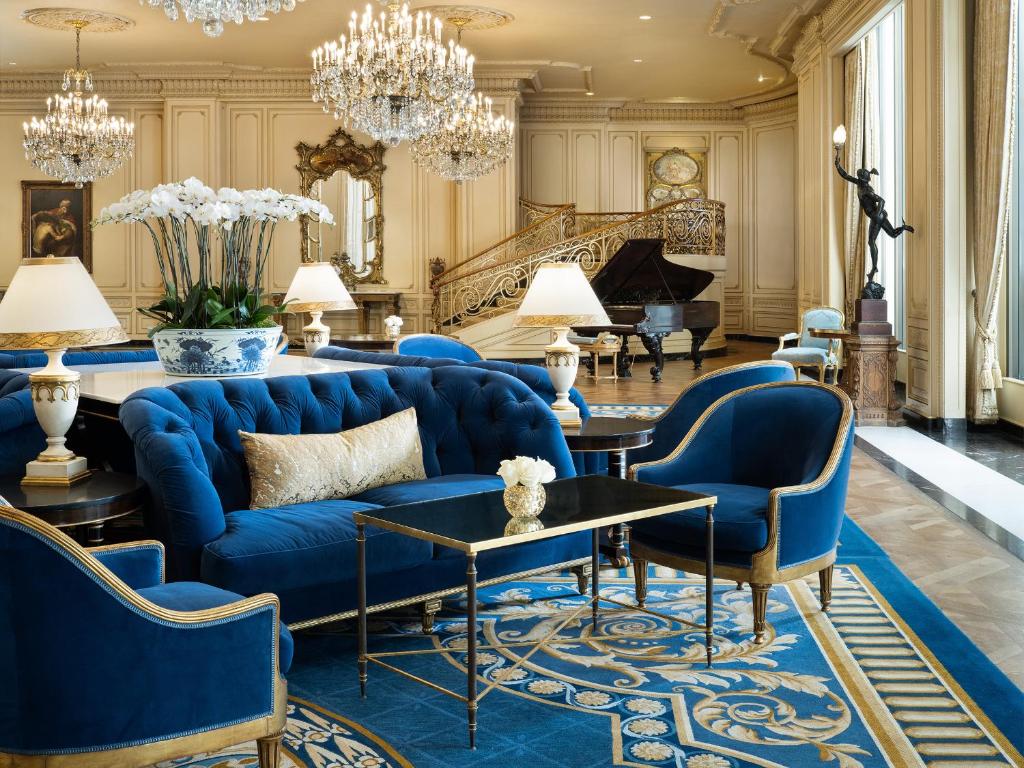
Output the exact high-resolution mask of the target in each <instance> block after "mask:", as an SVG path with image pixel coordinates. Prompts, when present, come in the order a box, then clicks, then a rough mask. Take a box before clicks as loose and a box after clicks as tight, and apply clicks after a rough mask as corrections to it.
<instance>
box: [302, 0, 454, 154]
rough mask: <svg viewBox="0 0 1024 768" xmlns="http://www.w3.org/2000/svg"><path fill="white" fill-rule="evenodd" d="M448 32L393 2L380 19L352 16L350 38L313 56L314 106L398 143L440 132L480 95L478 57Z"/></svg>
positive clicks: (368, 11)
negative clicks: (448, 119) (475, 84)
mask: <svg viewBox="0 0 1024 768" xmlns="http://www.w3.org/2000/svg"><path fill="white" fill-rule="evenodd" d="M441 28H442V24H441V20H440V19H436V18H433V17H432V16H431V15H430V14H429V13H417V14H416V15H415V17H414V16H412V15H411V14H410V13H409V7H408V6H407V5H402V6H399V4H398V3H397V2H394V1H393V0H389V1H388V4H387V10H386V11H383V12H381V14H380V15H379V16H377V17H375V16H374V15H373V14H372V13H371V7H370V6H367V7H366V11H365V13H363V16H362V18H360V17H358V16H357V15H356V13H355V11H353V12H352V18H351V20H350V21H349V23H348V35H347V36H346V35H344V34H343V35H342V36H341V37H340V38H339V39H338V40H337V41H331V42H329V43H325V44H324V45H322V46H320V47H319V48H317V49H316V50H315V51H313V75H312V77H311V78H310V82H311V84H312V86H313V101H315V102H317V103H320V104H322V105H323V109H324V112H328V113H332V114H333V115H334V118H335V119H336V120H344V121H345V122H346V123H347V124H348V125H349V126H350V127H352V128H357V129H359V130H360V131H363V132H364V133H368V134H369V135H370V136H372V137H373V138H374V139H377V140H378V141H383V142H385V143H386V144H389V145H391V146H396V145H397V144H399V143H400V142H402V141H406V140H409V141H411V140H413V139H418V138H419V137H420V136H422V135H424V134H426V133H430V132H432V131H436V130H437V129H439V128H440V127H441V125H442V124H443V122H444V120H445V119H446V117H447V115H449V114H450V113H451V111H452V110H453V109H455V107H456V106H458V105H459V104H460V103H461V102H463V101H464V100H466V99H469V98H471V97H472V92H473V57H472V56H470V55H469V54H468V53H467V52H466V49H465V48H463V47H462V46H459V45H456V44H455V42H454V41H453V40H449V41H448V45H447V46H446V45H445V44H444V43H443V42H442V41H441Z"/></svg>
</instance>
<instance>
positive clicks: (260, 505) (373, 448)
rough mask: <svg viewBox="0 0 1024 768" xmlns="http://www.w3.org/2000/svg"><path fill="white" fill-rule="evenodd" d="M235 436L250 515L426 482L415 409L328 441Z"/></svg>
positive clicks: (319, 437) (318, 437) (249, 434)
mask: <svg viewBox="0 0 1024 768" xmlns="http://www.w3.org/2000/svg"><path fill="white" fill-rule="evenodd" d="M238 434H239V436H240V437H241V438H242V449H243V450H244V451H245V460H246V463H248V465H249V482H250V486H251V495H252V501H251V502H250V504H249V507H250V509H266V508H268V507H282V506H285V505H287V504H303V503H305V502H309V501H324V500H326V499H346V498H348V497H349V496H355V495H356V494H357V493H362V492H363V491H368V490H370V489H371V488H379V487H380V486H382V485H392V484H394V483H404V482H406V481H408V480H422V479H423V478H425V477H426V476H427V475H426V472H424V471H423V447H422V446H421V445H420V432H419V429H418V428H417V426H416V409H415V408H408V409H406V410H404V411H401V412H399V413H396V414H394V415H392V416H388V417H387V418H386V419H381V420H380V421H374V422H372V423H370V424H366V425H364V426H362V427H356V428H355V429H347V430H345V431H344V432H338V433H335V434H329V435H269V434H258V433H252V432H241V431H239V433H238Z"/></svg>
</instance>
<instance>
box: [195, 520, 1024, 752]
mask: <svg viewBox="0 0 1024 768" xmlns="http://www.w3.org/2000/svg"><path fill="white" fill-rule="evenodd" d="M842 541H843V547H842V549H841V550H840V552H841V557H840V565H839V566H837V569H836V573H835V580H834V590H833V603H832V608H831V609H830V611H829V614H828V615H827V616H826V615H824V614H822V613H821V612H820V610H819V609H818V602H817V581H816V579H813V580H812V579H808V580H807V581H800V582H796V583H793V584H790V585H786V586H779V587H775V588H773V590H772V592H771V595H770V602H769V608H768V611H769V613H768V617H769V621H770V622H771V625H772V631H771V633H770V636H769V640H768V642H767V643H765V644H764V645H763V646H754V645H753V644H752V643H751V642H750V631H751V623H752V616H751V609H750V592H749V590H743V591H740V590H737V589H736V588H735V585H734V584H730V583H725V582H718V584H717V586H716V590H715V633H716V659H715V665H714V667H713V668H712V669H707V668H706V667H705V665H704V663H703V648H702V642H703V635H702V634H700V633H693V632H689V631H682V630H681V629H680V627H679V625H673V624H668V623H666V622H663V621H662V620H660V619H657V618H655V617H652V616H649V615H647V614H641V613H638V612H631V611H629V610H622V611H614V610H609V611H608V612H606V613H603V614H602V619H601V621H600V624H599V632H598V633H596V634H595V633H594V631H593V627H592V625H591V623H590V620H589V616H587V615H586V614H585V618H583V619H581V620H580V621H579V622H577V623H575V624H573V625H570V626H568V627H566V628H565V629H564V630H563V631H562V632H561V633H560V635H559V638H558V642H557V643H556V644H554V645H553V647H551V648H550V649H549V650H545V651H541V652H538V653H536V654H535V655H534V656H532V657H531V658H530V659H529V660H528V661H527V662H525V663H524V664H523V665H522V666H521V667H518V668H512V665H513V664H514V663H515V662H516V661H517V660H518V659H519V658H520V654H521V653H522V652H523V649H521V648H513V649H506V650H504V651H502V652H497V651H484V652H481V653H480V654H479V655H478V659H477V662H478V669H477V673H478V674H479V676H480V678H479V679H480V682H481V687H482V686H483V685H485V684H486V683H488V682H492V681H496V682H497V683H498V685H497V688H496V689H495V690H494V691H493V692H492V693H491V694H490V695H488V696H487V697H486V698H484V699H483V701H482V702H481V704H480V733H479V743H480V747H479V749H478V750H477V751H476V752H471V751H469V750H468V749H467V748H466V728H465V719H464V717H465V713H464V705H463V704H462V703H461V702H458V701H456V700H454V699H451V698H449V697H447V696H445V695H443V694H441V693H437V692H435V691H433V690H430V689H428V688H426V687H423V686H421V685H418V684H416V683H414V682H412V681H409V680H406V679H405V678H402V677H400V676H399V675H397V674H394V673H392V672H390V671H389V670H385V669H381V668H379V667H374V666H371V669H370V682H369V696H368V698H367V699H365V700H362V699H360V698H359V693H358V683H357V677H356V669H355V643H354V638H353V635H352V629H353V628H352V626H351V625H350V624H338V625H333V626H328V627H323V628H319V629H315V630H310V631H307V632H304V633H299V634H298V636H297V653H296V661H295V665H294V667H293V669H292V672H291V674H290V676H289V685H290V691H291V693H292V695H293V697H296V698H293V699H292V701H291V704H290V710H289V728H288V734H287V736H286V739H285V754H286V760H285V765H288V766H291V765H295V766H312V767H315V768H383V767H384V766H392V767H394V768H397V767H398V766H410V765H415V766H452V767H453V768H461V767H462V766H474V767H476V766H501V767H502V768H510V766H518V765H522V766H529V767H530V768H542V767H543V766H561V767H562V768H577V767H578V768H586V767H589V766H619V765H629V766H674V767H675V768H747V767H748V766H781V767H784V768H804V766H808V767H809V766H826V767H827V766H837V768H876V767H878V766H888V767H892V768H903V766H928V767H929V768H996V766H1024V759H1022V757H1021V750H1022V749H1024V718H1022V703H1024V694H1022V692H1021V691H1020V690H1018V689H1017V688H1016V687H1014V686H1013V685H1012V684H1011V683H1010V682H1009V681H1008V680H1007V679H1006V678H1005V677H1004V676H1003V675H1002V674H1001V673H1000V672H999V671H998V670H997V669H996V668H995V667H994V666H993V665H992V664H991V663H990V662H989V661H988V660H987V659H986V658H985V657H984V655H983V654H982V653H981V652H980V651H979V650H978V649H977V648H976V647H975V646H974V645H973V644H971V642H970V641H969V640H968V639H967V638H966V637H965V636H964V635H963V634H962V633H961V632H960V631H959V630H957V629H956V627H954V626H953V625H952V624H951V623H950V622H949V621H948V620H947V619H946V618H945V617H944V616H943V615H942V614H941V613H940V612H939V611H938V609H937V608H936V607H935V606H934V605H933V604H932V603H931V602H929V601H928V600H927V598H925V596H924V595H922V594H921V592H920V591H919V590H917V588H916V587H914V586H913V584H911V583H910V582H909V581H908V580H907V579H906V577H904V576H903V575H902V574H901V573H900V572H899V571H898V570H897V569H896V568H895V567H894V566H893V565H892V563H891V562H890V561H889V560H888V558H887V557H886V556H885V555H884V553H883V552H882V551H881V549H879V548H878V546H877V545H876V544H875V543H874V542H873V541H871V539H870V538H868V537H867V536H866V535H865V534H864V533H863V532H862V531H860V529H859V528H857V527H856V526H855V525H853V524H852V523H849V522H848V523H847V526H846V528H845V529H844V531H843V537H842ZM606 573H607V575H606ZM606 573H605V572H603V573H602V584H603V588H602V592H603V594H606V595H608V596H612V597H616V598H618V599H621V600H623V601H626V602H630V601H632V599H633V586H632V579H631V578H629V576H628V574H627V573H626V572H625V571H623V572H619V574H618V575H617V576H613V575H612V574H613V573H614V572H612V571H608V572H606ZM539 598H543V599H539ZM481 599H482V605H481V609H480V621H479V627H478V632H479V638H480V641H481V642H482V643H486V644H492V643H494V642H495V641H497V640H504V641H519V640H524V639H532V638H537V637H541V636H543V635H544V634H546V633H547V631H549V630H550V629H552V628H553V627H554V626H555V625H556V623H557V622H558V621H559V620H560V618H559V617H560V616H562V617H564V616H565V615H566V613H565V611H567V610H569V609H570V608H571V607H573V606H575V605H578V602H579V600H580V598H579V597H578V594H577V592H576V581H575V578H573V577H572V576H568V575H567V576H564V577H563V576H549V577H541V578H536V579H530V580H526V581H521V582H516V583H512V584H504V585H498V586H495V587H491V588H489V589H485V590H481ZM649 600H650V606H651V607H652V608H655V609H657V610H661V611H664V612H667V613H670V614H673V615H678V616H680V617H683V618H688V619H690V620H694V621H698V622H699V621H702V620H703V601H704V597H703V581H702V579H699V578H694V577H692V576H687V575H685V574H681V573H677V572H674V571H669V570H664V569H658V570H657V571H656V572H655V574H654V577H652V579H651V582H650V598H649ZM372 631H373V635H372V636H371V648H372V650H384V649H388V650H405V649H413V648H427V647H436V648H444V649H447V651H448V652H446V653H443V654H438V655H433V656H412V657H401V660H400V666H402V667H403V668H404V669H406V670H408V671H410V672H413V673H415V674H418V675H421V676H423V677H427V678H429V679H431V680H434V681H436V682H438V683H440V684H443V685H446V686H447V687H449V688H452V689H454V690H462V689H463V686H464V685H465V682H464V681H465V677H464V674H465V662H466V659H465V654H464V648H465V645H466V632H467V627H466V623H465V619H464V603H461V602H459V601H458V600H456V601H452V602H451V603H449V604H447V605H446V614H445V617H444V619H443V620H440V621H439V622H438V624H437V630H436V632H435V634H434V635H433V636H432V637H429V638H428V637H424V636H423V635H422V634H420V632H419V624H418V622H417V621H414V620H412V619H411V618H410V619H408V620H405V619H402V618H401V617H399V618H396V619H393V620H388V621H385V620H380V621H377V622H375V624H374V625H373V626H372ZM638 634H643V635H646V637H645V639H643V640H637V639H634V638H633V637H632V636H635V635H638ZM391 661H394V659H391ZM314 702H315V703H314ZM254 752H255V750H254V748H253V747H252V746H248V747H242V748H237V749H233V750H226V751H224V752H223V753H220V754H218V755H207V756H203V757H201V758H193V759H191V760H187V761H182V762H180V763H178V765H188V766H204V767H206V768H214V767H216V768H235V767H236V766H252V765H255V757H254Z"/></svg>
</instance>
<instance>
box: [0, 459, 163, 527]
mask: <svg viewBox="0 0 1024 768" xmlns="http://www.w3.org/2000/svg"><path fill="white" fill-rule="evenodd" d="M20 483H21V478H19V477H7V478H2V479H0V496H3V497H4V498H5V499H7V501H8V502H9V503H10V505H11V506H12V507H15V508H16V509H20V510H22V511H23V512H28V513H29V514H30V515H35V516H36V517H38V518H40V519H41V520H44V521H46V522H47V523H49V524H50V525H52V526H54V527H56V528H63V529H68V530H67V532H69V533H72V535H74V534H78V536H77V538H79V540H80V541H81V543H83V544H88V545H94V544H102V543H103V524H104V523H106V522H108V521H110V520H116V519H118V518H120V517H126V516H128V515H130V514H132V513H133V512H139V511H140V510H141V509H142V507H143V505H144V504H145V503H146V499H147V498H148V495H149V491H148V489H147V488H146V484H145V483H144V482H142V480H140V479H139V478H137V477H135V476H134V475H128V474H124V473H121V472H102V471H100V472H93V473H92V475H90V476H89V478H88V479H86V480H83V481H82V482H80V483H77V484H75V485H72V486H70V487H68V488H65V487H61V486H22V485H21V484H20Z"/></svg>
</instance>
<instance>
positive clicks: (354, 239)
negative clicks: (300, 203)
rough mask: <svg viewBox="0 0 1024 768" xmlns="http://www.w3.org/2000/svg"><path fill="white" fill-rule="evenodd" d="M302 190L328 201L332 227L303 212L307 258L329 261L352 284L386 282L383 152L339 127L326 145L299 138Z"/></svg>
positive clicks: (303, 246)
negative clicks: (307, 141) (366, 144)
mask: <svg viewBox="0 0 1024 768" xmlns="http://www.w3.org/2000/svg"><path fill="white" fill-rule="evenodd" d="M295 151H296V152H298V153H299V164H298V165H297V166H295V168H296V170H297V171H298V172H299V194H301V195H305V196H308V197H312V198H315V199H317V200H319V201H320V202H322V203H324V204H325V205H326V206H327V207H328V208H329V209H330V211H331V213H332V214H334V221H335V224H334V226H333V227H331V226H324V225H323V224H322V223H321V222H320V221H319V219H318V218H317V217H314V216H300V217H299V238H300V240H301V242H300V245H299V248H300V250H299V253H300V255H301V257H302V261H304V262H306V261H325V260H329V261H330V262H331V263H332V264H333V265H334V266H335V267H336V268H337V269H338V272H339V274H340V275H341V280H342V282H343V283H345V284H346V285H348V286H353V285H355V284H357V283H377V284H380V285H383V284H386V283H387V281H386V280H385V279H384V206H383V186H384V183H383V182H384V167H385V166H384V151H385V147H384V145H383V144H382V143H381V142H379V141H378V142H377V143H375V144H374V145H373V146H365V145H363V144H360V143H359V142H357V141H356V140H355V139H353V138H352V136H350V135H349V134H348V133H347V132H346V131H345V130H344V129H342V128H339V129H338V130H336V131H335V132H334V133H332V134H331V135H330V137H329V138H328V139H327V141H325V142H324V143H323V144H317V145H316V146H310V145H308V144H306V143H305V142H300V143H299V144H298V145H297V146H296V147H295Z"/></svg>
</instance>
